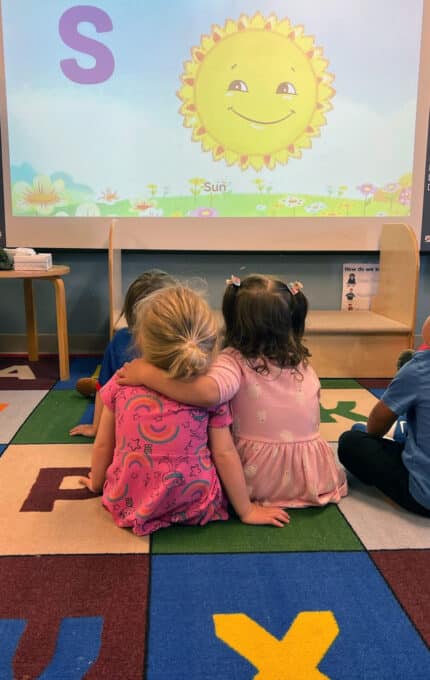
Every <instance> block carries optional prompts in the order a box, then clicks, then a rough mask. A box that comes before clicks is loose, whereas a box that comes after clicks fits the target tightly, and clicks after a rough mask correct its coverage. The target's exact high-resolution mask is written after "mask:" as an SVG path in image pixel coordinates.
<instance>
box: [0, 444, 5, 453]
mask: <svg viewBox="0 0 430 680" xmlns="http://www.w3.org/2000/svg"><path fill="white" fill-rule="evenodd" d="M6 447H7V444H0V456H1V454H2V453H3V451H4V450H5V449H6Z"/></svg>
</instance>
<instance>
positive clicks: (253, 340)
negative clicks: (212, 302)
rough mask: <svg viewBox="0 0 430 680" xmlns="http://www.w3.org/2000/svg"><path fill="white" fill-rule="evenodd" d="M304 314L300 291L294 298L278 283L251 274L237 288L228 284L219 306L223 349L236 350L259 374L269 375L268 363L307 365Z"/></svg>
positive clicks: (305, 312)
mask: <svg viewBox="0 0 430 680" xmlns="http://www.w3.org/2000/svg"><path fill="white" fill-rule="evenodd" d="M307 311H308V301H307V299H306V297H305V295H304V294H303V293H302V291H301V290H300V291H298V292H297V293H296V294H295V295H293V294H292V293H291V292H290V290H289V288H288V286H287V284H286V283H284V282H283V281H281V280H280V279H275V278H272V277H270V276H264V275H260V274H252V275H251V276H247V277H246V278H245V279H243V280H242V281H241V283H240V286H237V285H234V284H233V283H230V284H229V285H228V286H227V289H226V291H225V293H224V298H223V302H222V313H223V316H224V322H225V338H224V346H225V347H234V348H235V349H237V350H239V352H240V353H241V354H242V356H243V357H245V359H248V361H249V364H250V365H251V366H252V367H253V368H254V369H255V370H256V371H257V372H258V373H268V372H269V366H268V362H269V361H270V362H273V363H274V364H276V365H277V366H279V367H280V368H286V367H288V366H290V367H292V368H296V367H298V366H299V364H300V363H302V362H304V363H305V364H306V363H307V359H308V357H309V356H310V353H309V350H308V349H307V347H305V345H304V344H303V342H302V340H303V334H304V330H305V319H306V314H307Z"/></svg>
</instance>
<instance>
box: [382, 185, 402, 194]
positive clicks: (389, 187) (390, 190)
mask: <svg viewBox="0 0 430 680" xmlns="http://www.w3.org/2000/svg"><path fill="white" fill-rule="evenodd" d="M399 189H400V184H397V182H389V183H388V184H386V185H385V186H384V187H383V188H382V191H385V193H387V194H395V193H396V191H398V190H399Z"/></svg>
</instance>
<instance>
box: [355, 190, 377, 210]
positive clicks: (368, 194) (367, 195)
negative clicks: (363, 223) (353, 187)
mask: <svg viewBox="0 0 430 680" xmlns="http://www.w3.org/2000/svg"><path fill="white" fill-rule="evenodd" d="M357 189H358V191H359V192H360V193H362V194H364V201H363V215H365V214H366V208H367V204H368V203H370V201H371V199H372V196H374V195H375V194H376V192H377V191H378V187H375V185H374V184H370V183H369V184H360V186H358V187H357Z"/></svg>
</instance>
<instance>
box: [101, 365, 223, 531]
mask: <svg viewBox="0 0 430 680" xmlns="http://www.w3.org/2000/svg"><path fill="white" fill-rule="evenodd" d="M102 398H103V402H104V404H105V405H106V406H107V407H108V408H109V409H110V410H111V411H113V412H114V413H115V439H116V446H115V452H114V456H113V460H112V463H111V465H110V466H109V468H108V470H107V472H106V482H105V486H104V490H103V504H104V505H105V507H106V508H107V509H108V510H109V511H110V512H111V514H112V516H113V518H114V520H115V522H116V524H117V525H118V526H121V527H132V528H133V531H134V533H136V534H139V535H144V534H148V533H151V532H153V531H156V530H157V529H160V528H162V527H167V526H169V525H171V524H175V523H177V522H180V523H182V524H206V523H207V522H209V521H211V520H214V519H227V517H228V515H227V512H226V503H225V501H224V498H223V494H222V491H221V486H220V483H219V480H218V477H217V474H216V471H215V467H214V465H213V463H212V460H211V455H210V452H209V449H208V446H207V440H208V426H210V427H225V426H228V425H229V424H230V422H231V417H230V414H229V410H228V408H227V407H226V406H221V407H219V408H218V409H216V410H215V409H214V410H213V412H212V413H211V414H209V413H208V411H207V410H206V409H202V408H196V407H192V406H186V405H185V404H179V403H178V402H175V401H172V400H170V399H167V398H166V397H163V396H162V395H160V394H158V393H156V392H152V391H151V390H148V389H146V388H145V387H120V386H119V385H118V383H117V382H116V380H115V378H113V379H112V380H110V382H109V383H108V384H107V386H106V387H105V388H104V390H103V395H102Z"/></svg>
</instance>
